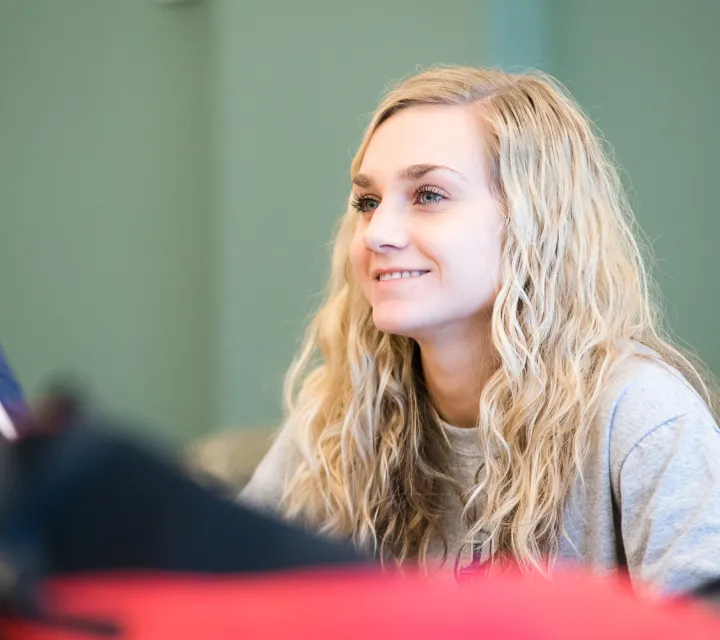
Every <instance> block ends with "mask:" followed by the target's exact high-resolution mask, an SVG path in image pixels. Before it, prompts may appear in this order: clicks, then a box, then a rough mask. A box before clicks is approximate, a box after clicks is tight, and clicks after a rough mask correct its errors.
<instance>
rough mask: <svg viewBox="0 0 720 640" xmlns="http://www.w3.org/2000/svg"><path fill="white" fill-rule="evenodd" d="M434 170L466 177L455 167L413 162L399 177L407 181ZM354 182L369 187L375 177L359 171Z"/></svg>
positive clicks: (417, 178)
mask: <svg viewBox="0 0 720 640" xmlns="http://www.w3.org/2000/svg"><path fill="white" fill-rule="evenodd" d="M432 171H450V172H451V173H454V174H455V175H457V176H460V177H461V178H463V179H464V178H465V176H463V174H462V173H460V172H459V171H455V169H451V168H450V167H446V166H445V165H443V164H413V165H410V166H409V167H405V169H402V170H401V171H400V172H399V173H398V178H399V179H400V180H403V181H406V182H407V181H411V180H419V179H420V178H422V177H423V176H424V175H426V174H428V173H430V172H432ZM352 182H353V184H354V185H355V186H357V187H360V188H361V189H369V188H370V187H372V186H373V184H375V183H374V182H373V179H372V178H371V177H370V176H369V175H367V174H365V173H358V174H357V175H356V176H355V177H354V178H353V180H352Z"/></svg>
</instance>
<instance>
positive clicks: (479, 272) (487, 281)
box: [350, 105, 503, 341]
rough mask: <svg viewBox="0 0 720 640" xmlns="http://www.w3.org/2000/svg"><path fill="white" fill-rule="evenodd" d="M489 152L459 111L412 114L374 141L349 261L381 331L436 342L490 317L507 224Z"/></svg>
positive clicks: (474, 123) (465, 111)
mask: <svg viewBox="0 0 720 640" xmlns="http://www.w3.org/2000/svg"><path fill="white" fill-rule="evenodd" d="M483 144H484V141H483V139H482V134H481V131H480V126H479V123H478V118H477V115H476V114H474V113H473V111H472V110H471V109H470V108H468V107H461V106H457V107H456V106H435V105H432V106H420V107H412V108H409V109H405V110H402V111H400V112H398V113H396V114H395V115H393V116H392V117H390V118H389V119H388V120H387V121H386V122H384V123H383V124H382V125H381V126H380V127H379V128H378V129H377V131H375V133H374V134H373V136H372V138H371V140H370V143H369V145H368V147H367V151H366V153H365V156H364V158H363V161H362V165H361V167H360V171H359V173H358V175H357V176H356V177H355V179H354V180H353V205H354V206H355V208H356V209H357V215H358V217H359V219H358V222H357V227H356V231H355V235H354V237H353V240H352V244H351V248H350V252H351V254H350V255H351V261H352V265H353V268H354V271H355V275H356V277H357V279H358V281H359V282H360V284H361V286H362V289H363V292H364V294H365V296H366V297H367V299H368V301H369V303H370V305H371V306H372V309H373V320H374V322H375V325H376V326H377V328H378V329H380V330H381V331H384V332H387V333H393V334H399V335H404V336H408V337H411V338H415V339H416V340H418V341H423V340H432V339H433V338H435V337H436V336H437V337H439V336H440V334H441V333H442V334H443V335H446V336H447V335H454V334H456V333H457V334H459V335H467V334H468V330H471V329H472V326H473V325H474V324H476V323H477V322H478V320H486V319H487V317H488V316H489V313H490V312H491V310H492V306H493V302H494V300H495V297H496V295H497V291H498V286H499V271H500V255H501V251H502V240H503V233H502V231H503V217H502V214H501V212H500V208H499V206H498V204H497V202H496V201H495V199H494V197H493V196H492V194H491V191H490V185H489V182H488V174H487V170H486V167H485V161H484V157H483V148H484V147H483Z"/></svg>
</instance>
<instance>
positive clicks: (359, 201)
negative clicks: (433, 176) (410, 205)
mask: <svg viewBox="0 0 720 640" xmlns="http://www.w3.org/2000/svg"><path fill="white" fill-rule="evenodd" d="M423 193H432V194H433V195H435V196H439V197H440V198H441V199H443V200H445V199H447V196H446V195H445V194H444V193H443V192H442V191H441V190H440V189H438V188H437V187H434V186H432V185H430V184H426V185H423V186H422V187H418V189H416V191H415V194H414V195H413V200H414V202H415V204H417V205H418V206H420V207H427V206H429V205H432V204H437V202H427V203H425V204H422V203H420V202H418V201H417V200H418V197H419V196H420V195H421V194H423ZM370 201H372V202H379V198H376V197H374V196H367V195H365V196H353V199H352V202H351V206H352V208H353V209H355V210H356V211H357V212H359V213H370V211H371V210H366V209H363V206H364V205H365V204H366V203H367V202H370Z"/></svg>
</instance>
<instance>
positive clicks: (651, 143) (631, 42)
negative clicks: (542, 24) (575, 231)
mask: <svg viewBox="0 0 720 640" xmlns="http://www.w3.org/2000/svg"><path fill="white" fill-rule="evenodd" d="M555 13H556V20H555V21H554V24H553V32H552V35H551V39H552V41H553V42H554V46H555V51H554V59H555V65H554V69H553V70H554V71H555V73H556V74H557V75H558V76H559V77H560V79H562V80H563V81H565V82H566V83H568V84H569V86H570V89H571V90H572V91H573V92H574V94H575V95H576V97H577V98H578V99H579V100H580V102H581V103H582V104H583V105H584V107H585V109H586V110H587V111H588V112H589V114H590V116H591V117H592V118H593V119H594V120H595V122H596V123H597V124H598V125H599V126H600V127H601V129H602V130H603V131H604V133H605V135H606V137H607V139H608V141H609V142H610V144H611V145H612V146H613V147H614V149H615V151H616V153H617V156H618V159H619V161H620V163H621V164H622V165H623V167H624V169H625V172H626V173H627V180H626V182H627V183H628V185H630V186H631V190H632V197H633V201H634V205H635V207H636V212H637V216H638V219H639V221H640V224H641V226H642V227H643V229H644V231H645V233H646V234H647V235H648V237H649V238H650V239H651V240H652V242H653V247H654V252H655V257H656V260H657V264H658V278H659V281H660V283H661V285H662V288H663V291H664V293H665V295H666V297H667V302H668V316H669V319H670V321H671V323H672V324H673V326H674V327H675V329H676V331H677V333H678V334H679V336H680V337H681V338H682V339H683V340H685V341H687V342H689V343H690V344H691V345H692V346H693V347H694V348H695V349H696V350H697V351H698V352H699V354H700V356H701V357H702V358H703V359H704V360H705V361H706V362H707V363H708V364H709V365H710V366H711V368H712V369H713V371H714V373H715V374H716V375H720V337H718V336H719V335H720V332H718V330H717V326H718V316H720V300H719V297H720V278H719V277H718V249H717V247H718V238H719V237H720V209H719V207H718V202H719V199H718V194H717V187H718V182H719V181H718V173H719V172H720V121H719V120H718V113H719V111H720V110H719V106H718V105H720V83H719V82H718V78H719V77H720V71H719V70H720V36H719V35H718V28H720V2H718V1H717V0H684V1H682V2H680V1H678V0H603V1H602V2H599V1H598V2H596V1H590V0H556V5H555Z"/></svg>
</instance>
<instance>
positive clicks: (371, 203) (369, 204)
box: [352, 196, 380, 213]
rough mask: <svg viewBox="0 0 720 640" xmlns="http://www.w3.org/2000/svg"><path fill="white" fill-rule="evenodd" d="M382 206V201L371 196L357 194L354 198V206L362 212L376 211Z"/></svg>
mask: <svg viewBox="0 0 720 640" xmlns="http://www.w3.org/2000/svg"><path fill="white" fill-rule="evenodd" d="M379 206H380V201H379V200H378V199H377V198H372V197H370V196H355V197H354V198H353V199H352V208H353V209H355V210H356V211H359V212H360V213H368V212H370V211H375V209H377V208H378V207H379Z"/></svg>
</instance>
